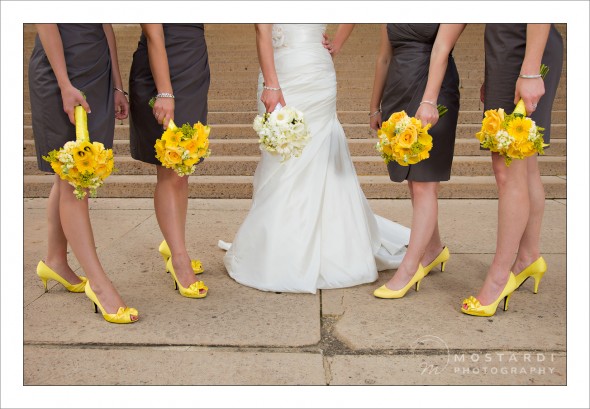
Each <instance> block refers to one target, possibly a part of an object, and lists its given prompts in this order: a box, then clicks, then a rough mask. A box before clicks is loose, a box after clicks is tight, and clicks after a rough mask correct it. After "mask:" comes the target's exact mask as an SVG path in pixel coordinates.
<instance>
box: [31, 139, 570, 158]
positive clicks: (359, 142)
mask: <svg viewBox="0 0 590 409" xmlns="http://www.w3.org/2000/svg"><path fill="white" fill-rule="evenodd" d="M347 142H348V149H349V150H350V154H351V155H352V156H372V155H376V154H377V153H376V151H375V144H376V143H377V139H376V138H371V139H348V140H347ZM210 147H211V152H212V154H213V155H214V156H240V155H241V156H259V155H260V148H259V145H258V140H256V139H255V138H250V139H212V140H211V144H210ZM113 151H114V153H115V155H116V156H130V155H131V154H130V151H129V141H128V140H122V139H116V140H115V141H114V143H113ZM35 152H36V151H35V142H34V141H33V140H31V139H28V140H25V141H24V156H35V155H36V153H35ZM566 154H567V140H566V139H554V140H553V141H552V142H551V149H546V150H545V155H546V156H566ZM455 156H489V153H488V152H487V151H485V150H481V149H479V141H478V140H476V139H475V138H473V139H456V141H455Z"/></svg>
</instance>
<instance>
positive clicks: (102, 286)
mask: <svg viewBox="0 0 590 409" xmlns="http://www.w3.org/2000/svg"><path fill="white" fill-rule="evenodd" d="M59 183H60V189H59V212H60V218H61V224H62V227H63V231H64V233H65V236H66V238H67V241H68V243H70V246H71V247H72V251H73V252H74V255H75V256H76V258H77V259H78V261H79V262H80V265H81V266H82V268H83V269H84V271H85V272H86V277H88V280H89V281H90V283H91V287H92V290H93V291H94V293H95V294H96V296H97V297H98V300H99V301H100V303H101V304H102V306H103V307H104V309H105V311H106V312H107V313H109V314H114V313H116V312H117V310H118V309H119V307H125V306H126V305H125V303H124V302H123V299H122V298H121V296H120V295H119V293H118V292H117V289H116V288H115V286H114V285H113V283H112V282H111V281H110V280H109V278H108V277H107V275H106V274H105V272H104V270H103V268H102V265H101V264H100V260H99V259H98V255H97V254H96V246H95V244H94V235H93V233H92V225H91V223H90V214H89V212H88V198H85V199H84V200H78V199H76V197H75V196H74V194H73V191H74V188H73V187H72V186H70V185H69V184H68V182H66V181H64V180H60V181H59ZM132 319H133V318H132Z"/></svg>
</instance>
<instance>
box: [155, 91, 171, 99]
mask: <svg viewBox="0 0 590 409" xmlns="http://www.w3.org/2000/svg"><path fill="white" fill-rule="evenodd" d="M156 98H172V99H174V94H171V93H169V92H160V93H159V94H158V95H156Z"/></svg>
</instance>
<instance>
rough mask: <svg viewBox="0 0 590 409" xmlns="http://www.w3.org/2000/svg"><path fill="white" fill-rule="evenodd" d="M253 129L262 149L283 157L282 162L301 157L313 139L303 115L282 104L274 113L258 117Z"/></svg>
mask: <svg viewBox="0 0 590 409" xmlns="http://www.w3.org/2000/svg"><path fill="white" fill-rule="evenodd" d="M253 128H254V131H256V133H257V134H258V137H259V138H260V139H259V141H258V142H259V143H260V149H265V150H266V151H268V152H270V153H272V154H275V155H281V158H282V160H281V162H285V161H286V160H288V159H290V158H291V157H299V156H300V155H301V152H302V151H303V148H304V147H305V145H307V143H308V142H309V139H310V138H311V135H310V133H309V131H308V129H307V124H306V122H305V119H304V117H303V113H302V112H301V111H298V110H297V109H295V108H291V107H287V106H285V107H281V106H280V104H279V105H277V108H276V109H275V110H274V111H273V112H270V113H269V112H267V113H265V114H263V115H258V116H256V118H254V124H253Z"/></svg>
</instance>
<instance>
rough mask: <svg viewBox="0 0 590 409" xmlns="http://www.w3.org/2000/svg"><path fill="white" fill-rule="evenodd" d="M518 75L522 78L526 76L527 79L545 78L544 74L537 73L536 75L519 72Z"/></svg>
mask: <svg viewBox="0 0 590 409" xmlns="http://www.w3.org/2000/svg"><path fill="white" fill-rule="evenodd" d="M518 76H519V77H520V78H526V79H534V78H543V75H542V74H535V75H526V74H519V75H518Z"/></svg>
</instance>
